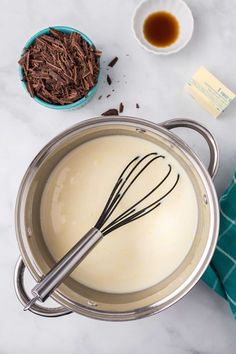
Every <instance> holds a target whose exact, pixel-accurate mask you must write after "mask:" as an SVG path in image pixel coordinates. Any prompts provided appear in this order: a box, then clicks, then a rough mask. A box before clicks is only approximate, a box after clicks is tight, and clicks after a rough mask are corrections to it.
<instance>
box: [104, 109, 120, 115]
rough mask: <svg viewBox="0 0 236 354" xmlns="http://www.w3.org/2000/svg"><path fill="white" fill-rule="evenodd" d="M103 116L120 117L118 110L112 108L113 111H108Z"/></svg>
mask: <svg viewBox="0 0 236 354" xmlns="http://www.w3.org/2000/svg"><path fill="white" fill-rule="evenodd" d="M101 115H102V116H105V117H106V116H118V115H119V112H118V110H117V109H116V108H111V109H108V111H106V112H103V113H102V114H101Z"/></svg>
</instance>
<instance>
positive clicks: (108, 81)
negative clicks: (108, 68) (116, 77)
mask: <svg viewBox="0 0 236 354" xmlns="http://www.w3.org/2000/svg"><path fill="white" fill-rule="evenodd" d="M107 83H108V85H111V83H112V81H111V78H110V76H109V75H107Z"/></svg>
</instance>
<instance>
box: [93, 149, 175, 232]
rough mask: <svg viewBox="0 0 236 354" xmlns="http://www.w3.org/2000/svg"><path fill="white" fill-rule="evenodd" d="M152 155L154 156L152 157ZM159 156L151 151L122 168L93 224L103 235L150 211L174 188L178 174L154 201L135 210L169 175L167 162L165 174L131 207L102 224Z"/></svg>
mask: <svg viewBox="0 0 236 354" xmlns="http://www.w3.org/2000/svg"><path fill="white" fill-rule="evenodd" d="M153 156H154V157H153ZM149 157H151V159H150V160H148V161H147V162H146V161H145V160H147V159H148V158H149ZM159 158H165V156H163V155H158V153H156V152H151V153H149V154H147V155H145V156H143V157H142V158H140V156H136V157H135V158H134V159H133V160H131V161H130V162H129V163H128V164H127V166H126V167H125V168H124V170H123V171H122V173H121V175H120V176H119V178H118V180H117V182H116V184H115V186H114V188H113V190H112V192H111V194H110V196H109V198H108V200H107V202H106V205H105V207H104V209H103V211H102V213H101V215H100V217H99V219H98V221H97V223H96V225H95V227H96V228H97V229H99V230H101V232H102V233H103V235H107V234H108V233H110V232H112V231H113V230H115V229H117V228H118V227H121V226H123V225H125V224H127V223H129V222H132V221H134V220H136V219H138V218H140V217H142V216H144V215H146V214H147V213H149V212H151V211H152V210H154V209H155V208H157V207H158V206H159V205H160V204H161V200H163V199H164V198H165V197H166V196H167V195H168V194H170V193H171V191H172V190H173V189H174V188H175V186H176V184H177V183H178V180H179V175H178V176H177V179H176V181H175V183H174V185H173V186H172V187H171V188H170V189H169V190H168V191H167V192H166V193H165V194H164V195H163V196H162V197H160V198H159V199H157V200H156V201H155V202H153V203H151V204H149V205H148V206H146V207H144V208H141V209H140V210H137V207H138V206H139V205H140V204H141V203H142V202H143V201H144V200H146V199H147V198H148V197H149V196H150V195H151V194H153V193H154V192H155V191H156V190H157V188H159V187H160V186H161V185H162V184H163V183H164V182H165V181H166V179H167V178H168V177H169V175H170V173H171V171H172V167H171V165H170V164H168V167H169V170H168V172H167V174H166V175H165V176H164V177H163V178H162V180H161V181H160V182H159V183H158V184H157V185H156V186H155V187H154V188H153V189H152V190H151V191H150V192H149V193H147V194H146V195H145V196H144V197H142V198H141V199H139V200H138V201H137V202H136V203H135V204H133V205H132V206H131V207H129V208H128V209H126V210H125V211H124V212H123V213H122V214H120V215H119V216H118V217H116V218H115V219H114V220H112V221H111V222H109V224H108V225H107V226H104V225H105V224H106V222H107V220H108V219H109V218H110V216H111V215H112V213H113V212H114V211H115V209H116V208H117V206H118V204H119V203H120V201H121V200H122V199H123V197H124V196H125V194H126V193H127V192H128V190H129V189H130V187H131V186H132V185H133V183H134V182H135V181H136V179H137V178H138V177H139V176H140V175H141V174H142V173H143V172H144V170H146V168H147V167H148V166H149V165H150V164H151V163H153V162H154V161H155V160H157V159H159ZM144 161H145V164H144V166H141V164H142V163H143V162H144ZM138 167H141V168H140V169H139V170H138V172H137V173H136V174H135V175H134V173H135V171H136V170H137V169H138Z"/></svg>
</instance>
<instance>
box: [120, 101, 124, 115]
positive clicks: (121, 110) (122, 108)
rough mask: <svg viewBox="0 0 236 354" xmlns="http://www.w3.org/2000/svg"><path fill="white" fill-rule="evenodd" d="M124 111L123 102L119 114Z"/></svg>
mask: <svg viewBox="0 0 236 354" xmlns="http://www.w3.org/2000/svg"><path fill="white" fill-rule="evenodd" d="M123 111H124V105H123V103H122V102H121V103H120V106H119V113H122V112H123Z"/></svg>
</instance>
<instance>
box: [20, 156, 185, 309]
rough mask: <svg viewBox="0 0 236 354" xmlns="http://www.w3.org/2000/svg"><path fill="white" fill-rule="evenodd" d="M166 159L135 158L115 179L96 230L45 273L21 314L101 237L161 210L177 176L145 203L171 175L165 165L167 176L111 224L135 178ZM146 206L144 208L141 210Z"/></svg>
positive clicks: (161, 157)
mask: <svg viewBox="0 0 236 354" xmlns="http://www.w3.org/2000/svg"><path fill="white" fill-rule="evenodd" d="M164 158H165V156H163V155H158V153H156V152H152V153H149V154H147V155H145V156H144V157H140V156H137V157H135V158H134V159H133V160H132V161H130V162H129V163H128V165H127V166H126V167H125V169H124V170H123V172H122V173H121V175H120V177H119V178H118V180H117V182H116V184H115V186H114V188H113V190H112V192H111V194H110V196H109V198H108V200H107V203H106V205H105V207H104V209H103V211H102V213H101V215H100V217H99V219H98V221H97V223H96V224H95V226H94V227H93V228H92V229H91V230H89V231H88V232H87V233H86V234H85V235H84V236H83V237H82V238H81V239H80V240H79V241H78V242H77V243H76V244H75V246H74V247H73V248H72V249H71V250H70V251H69V252H68V253H67V254H66V255H65V256H64V257H63V258H62V259H61V260H60V261H59V262H58V263H56V265H55V266H54V267H53V268H52V269H51V270H50V271H49V272H48V273H47V275H46V276H45V277H44V278H43V279H42V281H40V282H39V283H38V284H37V285H36V286H35V287H34V288H33V289H32V294H33V296H34V297H33V298H32V299H31V300H30V301H29V302H28V304H27V305H26V306H25V308H24V310H28V309H29V308H30V307H31V306H32V305H33V304H34V303H35V302H36V301H37V300H39V301H41V302H44V301H45V300H46V299H47V298H48V296H49V295H50V294H51V292H52V291H53V290H54V289H55V288H57V287H58V286H59V285H60V284H61V282H62V281H63V280H64V279H65V278H66V277H67V276H68V275H69V274H70V273H71V272H72V271H73V270H74V269H75V267H76V266H77V265H78V264H79V263H80V262H81V261H82V260H83V259H84V258H85V257H86V255H87V254H88V253H89V252H90V251H91V250H92V249H93V248H94V246H95V245H96V244H97V243H98V242H99V241H100V240H101V239H102V238H103V236H105V235H107V234H109V233H111V232H112V231H114V230H116V229H118V228H119V227H121V226H124V225H126V224H128V223H130V222H132V221H135V220H137V219H139V218H141V217H143V216H144V215H146V214H148V213H150V212H151V211H152V210H154V209H156V208H157V207H158V206H160V204H161V202H162V200H163V199H164V198H166V197H167V196H168V195H169V194H170V193H171V192H172V191H173V189H174V188H175V187H176V185H177V183H178V181H179V174H177V176H176V179H175V182H174V183H173V185H172V187H171V188H170V189H168V190H167V191H166V192H165V193H164V194H163V195H162V196H161V197H159V198H158V199H157V200H155V201H154V202H151V203H150V202H149V204H148V203H147V201H148V199H149V197H150V196H151V195H153V193H154V192H155V191H156V190H157V189H158V188H159V187H160V186H161V185H162V184H164V182H165V181H166V180H167V179H168V177H169V176H170V174H171V172H172V167H171V165H170V164H168V172H167V173H166V175H165V176H164V177H163V178H162V179H161V180H160V181H159V182H158V184H157V185H155V187H154V188H153V189H151V190H150V192H148V193H147V194H146V195H145V196H144V197H142V198H141V199H139V200H138V201H137V202H136V203H134V204H133V205H132V206H131V207H129V208H127V209H126V210H125V211H124V212H122V213H121V214H120V215H119V216H117V217H115V218H114V219H112V220H111V217H112V214H113V213H114V211H115V209H116V208H117V206H118V205H119V203H120V202H121V200H122V199H123V197H124V196H125V194H126V193H127V192H128V190H129V189H130V187H131V186H132V185H133V184H134V182H135V181H136V180H137V178H138V177H139V176H140V175H141V174H142V173H143V172H144V171H145V170H146V169H147V168H148V166H150V165H151V164H152V163H153V162H154V161H156V160H157V159H164ZM144 202H146V203H147V205H144V206H142V204H143V203H144Z"/></svg>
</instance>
